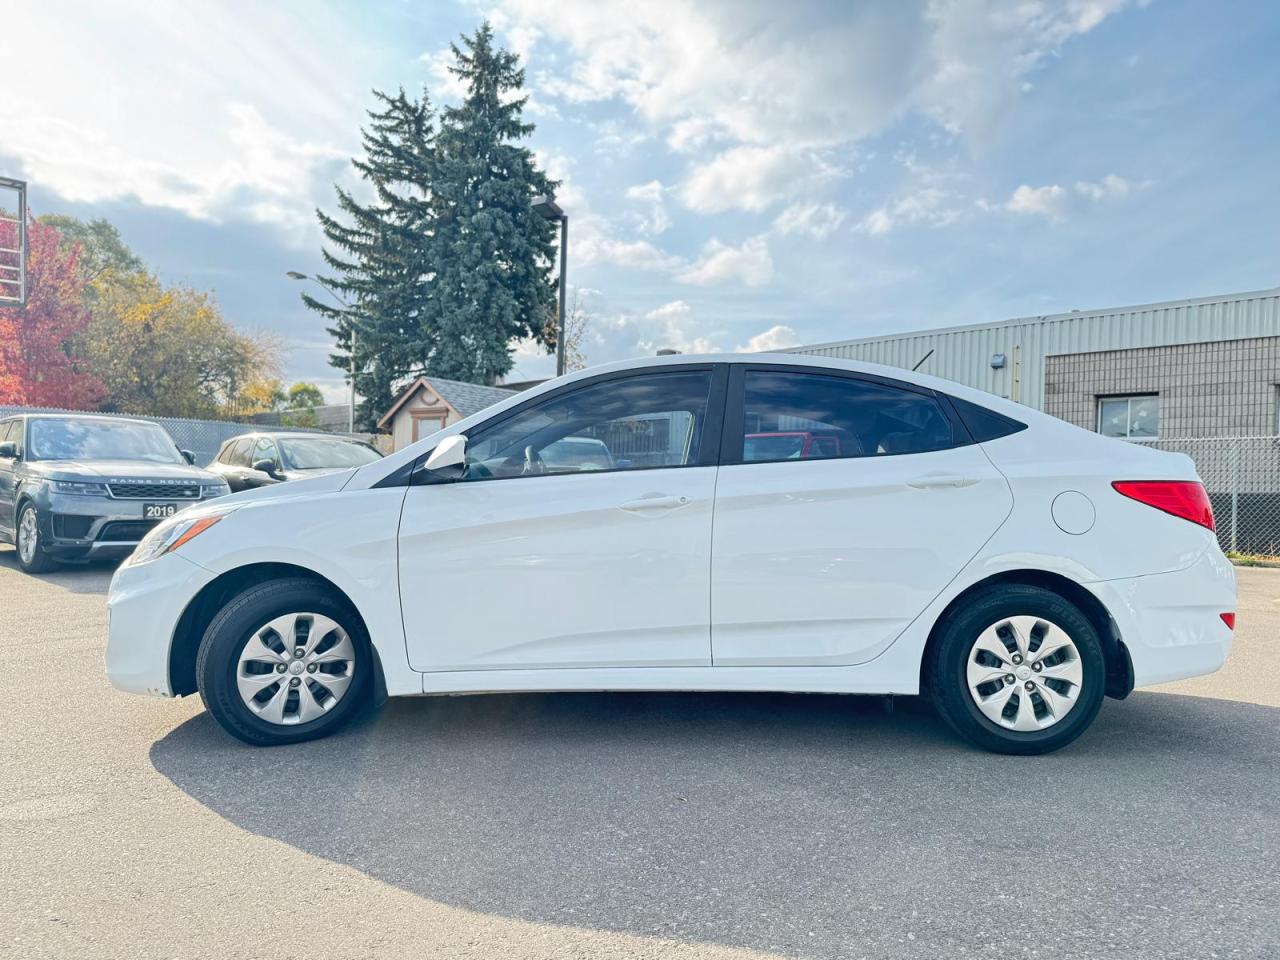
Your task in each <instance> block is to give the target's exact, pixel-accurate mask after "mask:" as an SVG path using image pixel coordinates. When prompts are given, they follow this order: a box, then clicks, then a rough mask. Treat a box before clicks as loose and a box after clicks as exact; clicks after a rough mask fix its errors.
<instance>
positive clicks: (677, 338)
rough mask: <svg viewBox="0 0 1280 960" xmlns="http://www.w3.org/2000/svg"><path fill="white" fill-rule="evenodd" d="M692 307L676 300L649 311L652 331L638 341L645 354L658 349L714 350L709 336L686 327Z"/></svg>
mask: <svg viewBox="0 0 1280 960" xmlns="http://www.w3.org/2000/svg"><path fill="white" fill-rule="evenodd" d="M691 312H692V308H691V307H690V306H689V304H688V303H686V302H685V301H683V300H673V301H671V302H670V303H664V304H663V305H662V306H660V307H656V308H654V309H653V310H650V311H649V312H648V313H646V314H645V315H644V319H645V320H646V321H649V324H648V326H649V328H650V329H649V332H648V334H647V335H646V336H643V337H641V338H640V339H638V340H637V341H636V348H637V349H638V350H639V351H640V353H642V354H654V353H657V352H658V351H659V350H679V351H680V352H681V353H715V352H716V349H717V347H716V345H715V342H714V341H713V340H712V339H711V338H710V337H707V336H701V335H696V334H693V333H692V332H690V331H689V330H688V329H687V324H688V321H689V315H690V313H691Z"/></svg>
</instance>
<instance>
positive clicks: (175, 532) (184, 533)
mask: <svg viewBox="0 0 1280 960" xmlns="http://www.w3.org/2000/svg"><path fill="white" fill-rule="evenodd" d="M230 512H231V510H229V509H228V510H224V511H223V512H222V513H210V514H205V515H204V516H202V517H183V516H182V515H181V514H179V515H178V516H176V517H174V518H173V519H172V520H166V521H165V522H164V523H162V524H160V525H159V526H157V527H155V528H154V529H152V531H151V532H150V533H148V534H147V535H146V536H145V537H143V538H142V542H141V543H139V544H138V545H137V546H136V547H135V548H134V550H133V553H131V554H130V555H129V559H128V560H126V561H125V565H126V566H130V567H132V566H137V565H138V564H140V563H147V562H148V561H151V560H155V559H156V558H157V557H163V556H164V555H165V554H166V553H172V552H173V551H174V550H177V549H178V548H179V547H180V546H182V545H183V544H184V543H187V542H188V541H190V540H194V539H195V538H196V537H198V536H200V534H202V533H204V532H205V531H206V530H208V529H209V528H210V527H212V526H213V525H214V524H215V523H217V522H218V521H219V520H221V519H222V518H223V517H225V516H226V515H227V514H228V513H230Z"/></svg>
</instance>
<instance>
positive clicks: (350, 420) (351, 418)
mask: <svg viewBox="0 0 1280 960" xmlns="http://www.w3.org/2000/svg"><path fill="white" fill-rule="evenodd" d="M285 276H286V277H288V278H289V279H290V280H310V281H311V282H312V283H314V284H316V285H317V286H319V287H320V288H321V289H323V290H324V292H325V293H327V294H329V296H331V297H333V299H335V300H337V301H338V302H339V303H340V304H342V306H343V307H344V308H346V309H347V310H350V309H351V304H349V303H347V301H345V300H343V299H342V298H341V297H340V296H338V295H337V294H336V293H334V292H333V289H332V288H331V287H330V286H329V285H328V284H327V283H325V282H324V281H323V280H321V279H320V278H319V277H312V276H308V275H307V274H305V273H300V272H299V271H297V270H286V271H285ZM350 379H351V395H350V402H351V407H350V409H349V410H348V411H347V433H355V432H356V325H355V321H354V320H352V322H351V369H350Z"/></svg>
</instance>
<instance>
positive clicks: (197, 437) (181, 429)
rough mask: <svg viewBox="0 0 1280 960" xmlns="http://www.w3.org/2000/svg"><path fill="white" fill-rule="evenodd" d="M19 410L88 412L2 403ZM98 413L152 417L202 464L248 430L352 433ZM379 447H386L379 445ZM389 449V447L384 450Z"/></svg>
mask: <svg viewBox="0 0 1280 960" xmlns="http://www.w3.org/2000/svg"><path fill="white" fill-rule="evenodd" d="M18 413H27V414H31V413H86V411H83V410H60V409H57V408H55V407H6V406H2V405H0V417H8V416H12V415H13V414H18ZM86 415H91V416H95V417H111V416H119V417H123V418H125V419H129V420H150V421H151V422H152V423H158V424H160V426H162V427H164V429H165V432H167V433H168V434H169V436H171V437H172V438H173V442H174V443H175V444H176V445H177V447H178V449H179V450H190V451H191V452H192V453H193V454H195V462H196V464H197V465H198V466H205V465H207V464H208V463H209V462H210V461H211V460H212V459H213V458H214V457H215V456H217V454H218V448H219V447H221V446H222V444H223V441H225V440H230V439H231V438H232V437H238V436H240V435H241V434H244V433H256V432H263V433H318V434H326V435H328V436H342V437H346V436H350V435H349V434H347V433H330V432H328V431H325V430H313V429H307V428H303V427H285V426H271V425H267V424H261V423H238V422H236V421H234V420H184V419H181V418H178V417H146V416H134V415H132V414H128V415H126V414H110V413H93V414H87V413H86ZM355 437H356V439H359V440H364V441H366V442H368V441H369V440H370V437H369V435H368V434H355ZM379 449H382V447H381V446H379ZM383 452H384V453H385V452H386V451H385V450H383Z"/></svg>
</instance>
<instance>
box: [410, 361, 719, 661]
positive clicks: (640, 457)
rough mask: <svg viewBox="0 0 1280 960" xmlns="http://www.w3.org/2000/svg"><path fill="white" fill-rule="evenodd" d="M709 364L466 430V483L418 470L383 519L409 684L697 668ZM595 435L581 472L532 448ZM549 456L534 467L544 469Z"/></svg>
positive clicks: (561, 395)
mask: <svg viewBox="0 0 1280 960" xmlns="http://www.w3.org/2000/svg"><path fill="white" fill-rule="evenodd" d="M724 379H725V371H724V369H723V367H715V366H711V365H704V366H695V367H687V366H674V367H669V368H668V367H663V368H661V369H660V370H657V371H653V372H638V373H637V372H632V373H629V374H622V375H618V374H615V375H606V376H604V377H601V378H596V379H593V380H590V381H586V382H584V383H579V384H574V385H570V386H567V387H564V388H562V389H561V390H558V391H555V392H554V393H551V394H548V395H546V396H545V397H540V398H537V399H534V400H531V401H530V402H529V403H528V404H526V405H524V406H522V407H517V408H514V409H513V410H512V411H505V412H504V413H503V414H501V415H499V416H498V417H497V418H494V419H492V420H490V421H487V422H486V423H483V424H481V425H479V426H477V427H475V428H473V429H471V430H469V431H468V432H467V433H468V450H467V465H466V472H465V473H464V474H463V477H462V478H461V479H458V480H455V481H453V482H444V483H438V482H430V481H431V480H432V479H433V478H432V477H431V475H429V474H425V473H424V474H419V475H418V477H417V480H418V481H420V482H417V483H415V484H414V485H412V486H411V487H410V489H409V490H408V492H407V495H406V497H405V502H404V508H403V515H402V517H401V523H400V602H401V608H402V611H403V615H404V627H405V636H406V638H407V642H408V649H409V660H410V663H411V664H412V665H413V667H414V669H416V670H423V671H432V670H492V669H539V668H555V667H647V666H677V665H678V666H687V665H708V664H710V662H711V643H710V619H709V604H708V601H709V593H710V561H711V516H712V506H713V496H714V492H715V477H716V466H715V461H716V457H717V454H718V446H719V426H720V421H721V417H722V403H723V384H724ZM568 436H573V437H578V438H594V439H596V440H599V441H601V442H602V443H603V444H604V445H605V446H606V447H607V448H608V454H609V462H611V463H612V464H613V466H612V467H610V468H605V469H602V468H601V466H600V464H601V461H602V452H601V450H600V449H599V447H598V446H597V445H595V444H580V445H579V448H580V450H581V451H582V453H581V459H575V457H574V455H573V454H572V453H571V452H570V451H568V450H567V449H561V450H558V451H557V456H556V458H555V460H554V466H548V461H546V460H543V459H542V457H541V453H540V451H542V450H544V449H546V448H547V447H548V446H550V445H551V444H553V443H555V442H556V441H557V440H560V439H562V438H564V437H568ZM548 459H550V458H548Z"/></svg>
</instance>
